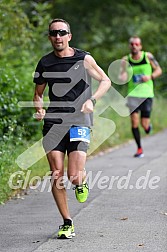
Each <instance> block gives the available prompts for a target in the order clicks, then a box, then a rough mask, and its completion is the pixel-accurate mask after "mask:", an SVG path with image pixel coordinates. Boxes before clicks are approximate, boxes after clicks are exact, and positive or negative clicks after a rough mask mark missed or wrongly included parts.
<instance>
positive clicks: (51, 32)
mask: <svg viewBox="0 0 167 252" xmlns="http://www.w3.org/2000/svg"><path fill="white" fill-rule="evenodd" d="M57 34H59V36H60V37H63V36H65V35H67V34H69V32H68V31H66V30H49V35H50V36H51V37H57Z"/></svg>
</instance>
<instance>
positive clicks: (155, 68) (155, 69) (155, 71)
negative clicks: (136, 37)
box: [147, 52, 162, 79]
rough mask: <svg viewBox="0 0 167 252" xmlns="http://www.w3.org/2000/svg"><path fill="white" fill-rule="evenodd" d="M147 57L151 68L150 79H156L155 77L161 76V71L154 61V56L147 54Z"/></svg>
mask: <svg viewBox="0 0 167 252" xmlns="http://www.w3.org/2000/svg"><path fill="white" fill-rule="evenodd" d="M147 56H148V58H149V60H150V64H151V66H152V68H153V72H152V75H151V78H152V79H156V78H157V77H159V76H160V75H161V74H162V69H161V67H160V65H159V63H158V61H157V60H156V59H155V57H154V55H152V53H150V52H148V53H147Z"/></svg>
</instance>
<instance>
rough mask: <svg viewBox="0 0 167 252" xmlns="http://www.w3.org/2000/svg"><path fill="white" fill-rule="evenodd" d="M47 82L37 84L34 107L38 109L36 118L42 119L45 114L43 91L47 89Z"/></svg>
mask: <svg viewBox="0 0 167 252" xmlns="http://www.w3.org/2000/svg"><path fill="white" fill-rule="evenodd" d="M45 87H46V84H45V83H44V84H42V85H36V87H35V92H34V98H33V101H34V107H35V109H36V112H37V113H36V119H37V120H39V121H40V120H42V119H43V118H44V116H45V109H43V92H44V90H45Z"/></svg>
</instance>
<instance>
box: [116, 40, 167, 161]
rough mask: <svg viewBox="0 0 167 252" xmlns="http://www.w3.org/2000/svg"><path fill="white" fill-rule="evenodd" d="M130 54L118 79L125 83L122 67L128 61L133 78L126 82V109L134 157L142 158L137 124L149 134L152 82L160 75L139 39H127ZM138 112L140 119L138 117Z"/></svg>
mask: <svg viewBox="0 0 167 252" xmlns="http://www.w3.org/2000/svg"><path fill="white" fill-rule="evenodd" d="M129 47H130V54H129V55H127V56H125V57H123V61H122V69H121V74H120V78H121V80H122V81H124V82H126V80H128V71H126V69H125V67H124V65H125V64H124V63H125V61H128V62H129V64H130V65H131V67H132V69H133V76H132V78H131V79H130V81H129V82H128V107H129V110H130V117H131V126H132V134H133V136H134V139H135V141H136V144H137V152H136V153H135V155H134V157H143V156H144V153H143V149H142V146H141V139H140V131H139V123H140V122H141V126H142V127H143V129H144V130H145V132H146V134H149V133H150V131H151V129H152V125H151V124H150V114H151V110H152V101H153V97H154V86H153V80H154V79H155V78H157V77H159V76H160V75H161V74H162V70H161V67H160V66H159V63H158V62H157V61H156V59H155V58H154V56H153V55H152V54H151V53H150V52H144V51H142V42H141V39H140V38H139V37H137V36H133V37H131V38H130V39H129ZM139 111H140V117H141V119H140V117H139Z"/></svg>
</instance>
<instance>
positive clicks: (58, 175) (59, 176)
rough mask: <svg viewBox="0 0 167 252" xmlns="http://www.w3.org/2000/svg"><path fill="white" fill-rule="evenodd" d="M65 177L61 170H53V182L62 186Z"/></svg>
mask: <svg viewBox="0 0 167 252" xmlns="http://www.w3.org/2000/svg"><path fill="white" fill-rule="evenodd" d="M63 179H64V174H63V172H62V171H61V170H54V171H52V176H51V184H52V185H53V184H55V185H56V186H57V185H59V186H62V185H63Z"/></svg>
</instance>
